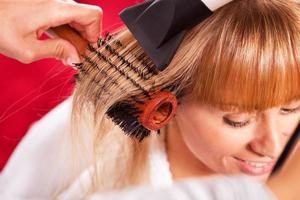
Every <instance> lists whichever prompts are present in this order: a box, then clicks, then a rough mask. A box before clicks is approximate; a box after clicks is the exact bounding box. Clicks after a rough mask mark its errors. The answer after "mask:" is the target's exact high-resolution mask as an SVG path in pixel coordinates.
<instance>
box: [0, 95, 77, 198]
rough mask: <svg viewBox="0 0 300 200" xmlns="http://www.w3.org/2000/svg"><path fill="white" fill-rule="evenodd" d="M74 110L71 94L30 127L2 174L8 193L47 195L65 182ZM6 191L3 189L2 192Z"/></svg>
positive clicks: (1, 180)
mask: <svg viewBox="0 0 300 200" xmlns="http://www.w3.org/2000/svg"><path fill="white" fill-rule="evenodd" d="M71 110H72V98H68V99H67V100H65V101H64V102H62V103H61V104H60V105H58V106H57V107H56V108H54V109H53V110H51V111H50V112H49V113H48V114H46V115H45V116H44V117H43V118H42V119H41V120H39V121H37V122H36V123H35V124H33V126H32V127H31V128H30V129H29V131H28V132H27V134H26V135H25V136H24V138H23V139H22V141H21V142H20V144H19V145H18V146H17V148H16V149H15V151H14V152H13V154H12V156H11V158H10V159H9V161H8V163H7V165H6V166H5V168H4V170H3V172H2V173H1V175H0V188H2V190H4V191H5V193H6V194H7V195H12V196H14V197H16V198H21V197H25V196H26V197H29V196H34V197H39V198H43V197H46V196H48V195H50V194H51V193H53V192H55V190H56V186H57V188H59V187H60V186H61V184H63V183H62V182H63V181H62V179H61V177H62V173H63V172H65V173H64V174H63V176H68V172H67V168H68V167H67V166H68V164H67V163H68V162H67V161H66V160H65V157H66V154H67V153H66V152H67V151H66V150H67V148H68V143H69V142H68V139H67V138H68V135H69V133H70V119H71ZM59 185H60V186H59ZM4 191H1V189H0V196H1V193H4Z"/></svg>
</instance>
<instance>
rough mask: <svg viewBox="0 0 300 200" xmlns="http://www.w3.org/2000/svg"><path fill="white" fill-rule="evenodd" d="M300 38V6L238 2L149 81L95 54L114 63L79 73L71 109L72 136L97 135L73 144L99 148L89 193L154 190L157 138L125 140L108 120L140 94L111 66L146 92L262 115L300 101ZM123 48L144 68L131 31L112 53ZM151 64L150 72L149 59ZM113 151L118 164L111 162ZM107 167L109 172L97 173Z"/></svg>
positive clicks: (195, 31)
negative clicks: (151, 162) (148, 186)
mask: <svg viewBox="0 0 300 200" xmlns="http://www.w3.org/2000/svg"><path fill="white" fill-rule="evenodd" d="M158 31H159V30H158ZM299 33H300V17H299V5H298V4H296V3H294V2H292V1H286V0H239V1H233V2H231V3H229V4H228V5H226V6H224V7H223V8H221V9H219V10H217V11H216V12H215V13H214V14H213V15H212V16H211V17H209V18H208V19H207V20H205V21H204V22H203V23H201V24H199V25H197V26H195V27H194V28H192V29H191V30H189V31H188V33H187V34H186V36H185V39H184V41H183V42H182V44H181V46H180V47H179V49H178V51H177V53H176V55H175V57H174V58H173V60H172V62H171V63H170V64H169V66H168V67H167V69H165V70H164V71H162V72H160V73H158V74H157V75H153V76H151V77H150V78H149V79H147V80H146V79H142V78H141V77H140V76H139V75H137V73H136V70H133V69H130V68H129V67H124V65H122V63H121V62H122V61H120V60H119V59H118V56H116V55H112V54H111V52H109V51H107V49H105V47H100V48H99V49H98V50H97V51H98V52H100V53H101V55H104V56H105V57H106V58H109V60H106V61H105V60H104V59H103V57H102V58H101V57H99V54H98V55H97V53H94V54H92V55H91V56H90V58H91V60H93V61H95V62H87V63H85V64H84V66H83V68H82V70H81V71H80V73H79V80H78V84H77V86H76V90H75V94H74V102H73V105H74V108H73V126H74V127H75V128H74V130H76V129H78V127H80V126H82V123H86V124H89V126H90V127H91V129H92V131H87V132H81V133H80V134H77V135H76V136H74V137H76V138H77V139H78V138H84V137H90V138H91V141H93V155H94V159H93V162H92V163H94V165H95V166H96V167H95V169H97V170H95V172H94V173H93V174H92V175H91V176H92V177H93V189H91V192H93V191H95V190H104V189H112V188H114V189H116V188H123V187H127V186H131V185H136V184H141V183H147V182H149V179H148V178H149V177H148V171H147V169H148V162H147V161H148V156H149V144H150V143H151V141H152V140H155V139H156V136H155V135H152V136H151V137H149V138H147V139H145V140H144V141H143V142H142V143H139V142H138V141H136V140H133V139H131V138H129V137H128V136H126V135H125V134H123V133H122V130H121V129H119V128H118V127H116V125H115V124H114V123H112V122H111V120H110V119H108V118H107V116H106V114H105V113H106V111H107V110H108V108H109V107H110V106H112V105H113V104H114V103H116V102H119V101H121V100H125V99H128V98H129V97H130V96H134V95H137V94H139V93H141V91H140V89H138V88H137V87H136V86H134V84H133V83H132V82H131V81H129V80H128V77H126V76H124V75H120V73H119V72H118V71H117V70H116V68H114V67H112V65H111V64H112V63H113V64H114V65H116V66H121V67H123V68H122V70H124V71H125V72H126V74H127V76H129V77H131V78H132V79H134V80H135V81H136V83H137V84H138V85H140V86H141V87H142V88H143V89H145V90H151V89H153V88H160V87H162V86H167V85H172V84H175V83H179V85H178V87H177V88H176V89H177V91H178V92H179V91H185V94H186V95H187V96H190V97H191V98H192V99H193V100H195V101H197V102H199V103H205V104H210V105H212V106H216V107H219V108H221V109H231V108H232V107H233V106H234V107H238V108H239V109H241V110H242V111H253V110H264V109H266V108H269V107H273V106H276V105H281V104H285V103H287V102H289V101H291V100H294V99H299V97H300V96H299V95H300V65H299V64H300V62H299V61H300V36H299ZM117 40H119V41H121V43H122V44H123V45H124V47H123V48H120V50H119V53H120V54H121V55H123V56H124V57H125V58H126V59H127V60H129V61H130V62H132V64H133V66H134V67H135V69H140V68H142V67H145V65H143V64H142V62H141V61H140V60H139V59H136V57H140V58H141V57H146V55H145V54H144V52H143V50H142V49H141V47H140V46H139V45H138V43H137V41H136V40H135V39H134V37H133V36H132V35H131V34H130V32H129V31H128V30H126V29H125V30H122V31H120V32H119V33H118V34H117V35H116V36H115V38H113V39H112V40H111V41H110V42H109V43H110V45H111V46H116V41H117ZM146 62H148V64H149V59H146ZM143 70H144V68H143ZM175 92H176V91H175ZM83 121H84V122H83ZM76 126H77V127H76ZM78 141H79V143H78V145H79V146H78V148H79V149H80V151H82V146H81V145H80V141H81V140H80V139H78ZM111 151H114V152H115V154H113V155H117V156H116V157H111V156H112V154H110V152H111ZM103 162H104V163H105V165H106V164H107V166H108V167H105V165H103V164H102V165H103V166H102V167H97V165H98V164H99V163H103Z"/></svg>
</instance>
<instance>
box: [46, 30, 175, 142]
mask: <svg viewBox="0 0 300 200" xmlns="http://www.w3.org/2000/svg"><path fill="white" fill-rule="evenodd" d="M51 30H52V31H53V32H54V33H55V34H56V35H58V36H59V37H61V38H63V39H65V40H68V41H69V42H71V43H72V44H73V45H74V46H75V47H76V48H77V50H78V52H79V53H80V54H81V55H83V57H84V58H85V59H84V60H83V63H78V64H76V66H77V67H78V69H79V70H78V73H81V71H82V72H84V70H85V68H89V70H91V67H92V69H93V70H98V71H99V66H103V65H101V63H97V62H106V63H108V64H109V65H108V66H109V67H110V69H109V70H111V69H114V70H115V72H117V73H118V74H119V76H123V77H124V78H125V80H126V81H129V82H131V83H132V84H133V86H134V87H136V88H137V89H138V90H139V91H141V93H140V94H138V95H137V96H134V97H128V99H127V100H123V101H120V102H116V103H115V104H113V105H112V106H111V107H110V108H109V109H108V110H107V112H106V114H107V115H108V116H109V117H110V118H111V119H112V121H113V122H114V123H115V124H117V125H118V126H119V127H120V128H122V130H123V131H124V133H125V134H127V135H129V136H132V137H134V138H137V139H139V140H140V141H141V140H143V139H144V138H145V137H147V136H148V135H149V134H150V133H151V131H158V130H159V129H161V128H162V127H164V126H165V125H166V124H167V123H168V122H169V121H170V120H171V119H172V118H173V116H174V114H175V112H176V109H177V98H176V96H175V95H174V94H173V93H172V92H171V90H168V89H167V90H157V91H155V90H154V92H152V91H151V92H150V91H147V90H146V89H144V88H143V86H142V85H141V84H140V82H141V81H143V80H146V79H147V78H148V77H143V75H145V74H148V75H149V74H150V75H151V76H149V77H152V76H154V75H156V74H157V73H158V72H157V71H158V69H157V68H156V66H155V65H154V64H153V66H150V65H149V64H147V65H145V66H143V67H140V68H142V69H145V70H146V71H143V72H140V71H139V69H140V68H138V67H136V66H133V65H132V63H133V61H132V59H131V61H129V60H127V59H126V56H127V55H124V53H123V54H120V53H119V52H120V51H118V49H116V48H114V47H113V46H111V44H110V43H109V42H108V40H110V39H111V38H112V37H109V36H108V37H107V36H106V37H105V38H109V39H107V40H106V39H101V38H100V39H99V41H98V42H97V45H98V47H100V46H101V45H102V46H101V47H103V45H104V47H105V48H100V49H104V50H105V51H107V52H106V55H104V54H103V53H102V52H101V50H98V49H97V48H95V47H94V45H89V44H88V42H87V41H86V40H84V39H83V38H82V37H81V36H80V34H79V33H77V32H76V31H75V30H73V29H72V28H71V27H69V26H68V25H63V26H59V27H55V28H52V29H51ZM116 44H119V46H122V44H121V42H120V41H118V43H116ZM99 45H100V46H99ZM87 50H88V51H87ZM87 52H89V53H91V54H92V55H94V56H90V57H89V56H88V55H86V54H87ZM126 52H127V53H128V54H129V55H130V56H131V57H132V55H134V53H132V52H130V51H126ZM95 55H96V56H98V59H97V60H98V61H95V60H96V59H95ZM108 55H112V56H115V57H117V58H118V59H119V60H120V61H121V62H119V63H122V65H123V66H122V67H120V66H117V65H115V64H113V63H111V61H110V59H109V58H108V57H107V56H108ZM139 57H140V56H139ZM145 57H147V55H146V54H145V55H144V57H143V58H142V59H144V60H145ZM139 59H141V58H139ZM99 60H100V61H99ZM148 63H151V62H148ZM124 65H126V66H125V67H124ZM125 69H126V70H127V71H128V70H130V71H131V73H135V74H136V75H138V76H139V80H137V79H136V78H133V77H136V76H132V77H131V76H130V75H129V74H128V73H127V72H126V70H125ZM99 73H103V75H105V76H104V77H103V76H102V77H103V78H107V79H110V80H112V79H115V81H112V82H111V83H114V84H117V82H118V81H117V80H118V76H116V75H114V77H106V76H109V75H108V73H107V74H105V72H104V71H102V72H99ZM81 76H88V74H86V73H82V74H81ZM106 84H110V83H109V82H107V83H106ZM104 87H105V86H103V88H104ZM107 87H108V88H109V86H108V85H107ZM124 93H126V91H124Z"/></svg>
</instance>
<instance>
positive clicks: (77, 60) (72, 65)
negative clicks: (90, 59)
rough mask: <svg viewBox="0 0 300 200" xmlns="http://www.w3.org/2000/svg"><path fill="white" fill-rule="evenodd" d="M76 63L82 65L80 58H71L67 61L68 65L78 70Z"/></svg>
mask: <svg viewBox="0 0 300 200" xmlns="http://www.w3.org/2000/svg"><path fill="white" fill-rule="evenodd" d="M76 63H80V59H79V58H76V57H74V58H73V57H69V58H68V59H67V65H69V66H71V67H73V68H75V69H76V67H75V64H76Z"/></svg>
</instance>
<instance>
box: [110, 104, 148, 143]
mask: <svg viewBox="0 0 300 200" xmlns="http://www.w3.org/2000/svg"><path fill="white" fill-rule="evenodd" d="M141 112H142V111H141V110H139V109H138V108H136V107H135V106H134V105H133V104H132V103H130V102H125V101H122V102H118V103H116V104H114V105H113V106H111V107H110V108H109V109H108V111H107V112H106V114H107V115H108V117H109V118H111V119H112V121H113V122H114V123H115V124H117V125H118V126H119V127H120V128H121V129H122V130H123V131H124V133H125V134H127V135H129V136H130V137H134V138H137V139H138V140H139V141H142V140H143V139H144V138H145V137H147V136H149V135H150V130H148V129H146V128H145V127H144V126H143V125H142V124H141V123H140V122H139V120H138V116H139V115H140V114H141Z"/></svg>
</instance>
